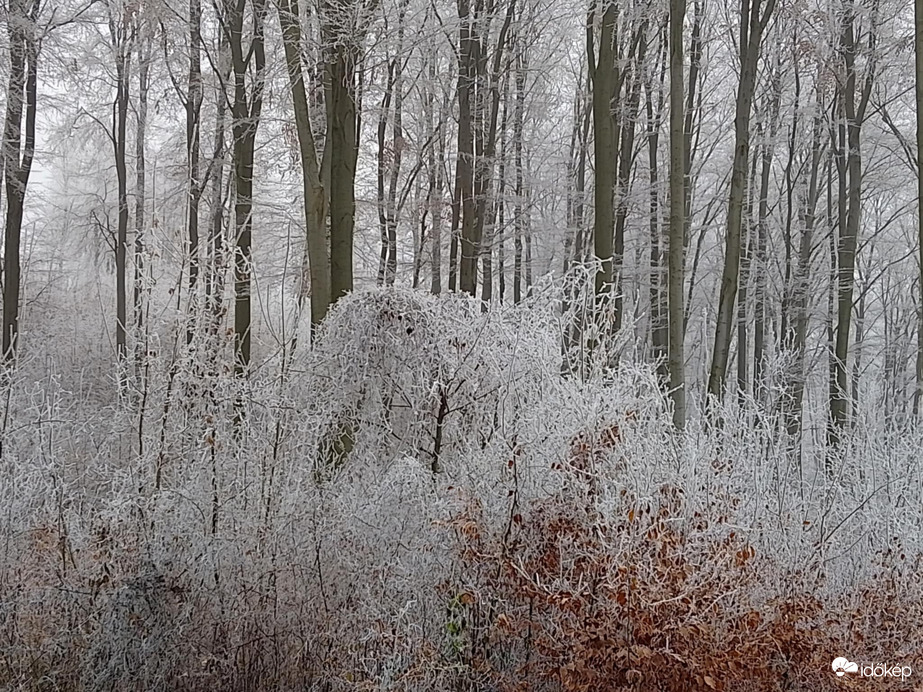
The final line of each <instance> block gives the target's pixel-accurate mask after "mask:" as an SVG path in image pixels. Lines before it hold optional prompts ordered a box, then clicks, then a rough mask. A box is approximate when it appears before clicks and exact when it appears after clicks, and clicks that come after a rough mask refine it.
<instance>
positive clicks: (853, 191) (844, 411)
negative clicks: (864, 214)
mask: <svg viewBox="0 0 923 692" xmlns="http://www.w3.org/2000/svg"><path fill="white" fill-rule="evenodd" d="M854 13H855V10H854V9H853V8H852V7H851V6H849V7H844V10H843V17H842V20H841V21H842V25H841V29H842V33H841V35H840V44H841V46H842V49H843V51H842V52H843V59H844V65H845V72H846V74H845V86H844V89H843V94H842V97H843V110H844V114H845V119H846V122H845V127H846V149H847V151H846V162H845V168H846V170H845V173H846V176H845V177H846V178H847V180H848V185H847V190H846V195H847V198H848V202H847V206H846V213H845V224H844V225H841V226H840V229H839V231H840V232H839V243H838V248H837V324H836V342H835V347H834V361H833V364H834V378H833V381H832V382H831V396H830V429H829V431H828V443H829V444H830V447H831V448H832V449H835V448H836V447H838V446H839V444H840V442H841V441H842V432H843V430H844V429H845V427H846V423H847V420H848V417H849V381H848V369H847V358H848V357H849V336H850V331H851V321H852V311H853V289H854V286H855V267H856V249H857V247H858V239H859V223H860V217H861V211H862V209H861V196H862V154H861V148H860V146H861V131H862V122H863V121H864V120H865V110H866V107H867V106H868V102H869V98H870V96H871V90H872V84H873V81H874V75H875V65H874V62H872V64H871V65H870V66H868V67H867V68H866V69H867V72H866V75H865V80H864V83H863V84H862V86H861V93H859V92H860V88H859V87H857V83H856V82H857V80H858V75H857V73H856V49H857V41H856V37H855V15H854ZM874 21H875V19H874V17H873V19H872V22H873V28H872V30H871V36H870V39H869V40H870V42H871V44H872V46H874V44H875V38H874V36H875V35H874V31H875V29H874ZM857 97H858V103H857ZM841 201H842V200H841ZM841 220H843V214H842V213H841Z"/></svg>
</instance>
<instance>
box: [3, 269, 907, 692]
mask: <svg viewBox="0 0 923 692" xmlns="http://www.w3.org/2000/svg"><path fill="white" fill-rule="evenodd" d="M561 304H562V301H561V300H560V296H559V294H558V293H556V289H554V287H551V286H548V287H539V288H537V289H536V291H535V292H534V294H533V295H532V297H531V298H530V299H529V301H528V302H527V303H526V304H522V305H504V306H491V308H490V309H489V310H487V311H484V310H482V306H481V304H480V303H478V302H476V301H474V300H471V299H469V298H466V297H463V296H459V295H454V294H453V295H445V296H431V295H428V294H422V293H419V292H414V291H406V290H399V289H387V290H381V289H379V290H373V291H367V292H361V293H356V294H353V295H351V296H348V297H347V298H344V299H343V300H342V301H340V302H339V303H338V305H337V306H336V308H335V309H334V310H333V311H332V312H331V314H330V315H329V317H328V319H327V321H326V322H325V323H324V325H323V327H322V328H321V330H320V331H319V333H318V334H317V335H316V337H315V341H314V343H313V345H312V346H311V348H310V349H307V348H305V349H303V350H302V351H300V352H298V353H296V354H295V357H294V359H293V360H292V362H291V369H290V371H288V372H287V373H286V375H285V376H284V377H283V376H281V375H280V376H275V375H273V374H271V373H270V371H269V370H270V369H269V368H267V369H266V370H265V371H262V372H257V373H255V374H254V380H253V381H252V382H251V383H250V385H248V386H242V385H241V383H240V382H237V381H236V380H235V378H234V377H233V373H232V372H231V371H230V369H224V368H221V367H217V366H216V362H217V361H208V362H205V361H200V360H196V359H204V358H205V357H206V356H204V355H202V354H204V353H209V354H212V355H209V356H208V357H209V358H217V357H218V356H215V355H214V354H220V353H221V352H222V350H221V349H225V348H226V347H227V345H226V344H225V343H223V342H220V343H216V344H213V345H212V346H210V347H209V348H208V349H204V348H203V349H201V350H199V351H196V352H195V353H189V352H184V351H182V349H181V348H179V347H177V348H176V349H175V351H174V352H175V354H176V355H175V356H174V355H173V353H172V352H170V350H169V349H163V350H161V353H162V355H161V356H158V357H153V358H152V359H151V360H150V362H149V363H148V365H149V367H148V373H149V374H148V378H147V380H146V382H145V383H143V385H144V386H145V387H146V390H145V389H143V387H141V386H140V385H139V392H144V393H146V394H145V398H143V399H142V398H141V397H138V398H136V399H132V400H130V401H127V402H122V403H120V404H117V405H113V404H105V405H103V404H100V403H99V402H96V400H95V399H94V398H93V397H90V396H88V395H87V394H86V391H85V390H83V389H80V388H78V387H71V386H65V385H64V379H63V376H62V377H58V376H49V377H47V378H46V379H45V380H44V381H41V382H38V383H36V380H34V379H33V380H32V381H29V380H28V379H21V380H17V381H13V382H12V383H10V384H9V388H8V389H7V390H6V391H5V392H4V397H5V398H4V401H5V402H6V403H5V404H4V406H5V407H6V410H7V411H8V414H7V423H6V426H5V428H4V432H3V434H2V441H3V445H4V456H3V465H2V469H0V472H2V474H3V483H2V485H0V501H2V505H0V506H2V509H3V511H2V512H0V526H2V529H3V548H2V553H0V589H2V591H0V594H2V595H0V614H2V616H3V617H2V618H0V642H2V643H0V684H2V685H3V686H6V687H11V688H13V689H17V688H19V689H42V688H45V687H52V686H55V685H56V686H58V687H59V688H65V689H74V690H80V689H87V690H90V689H127V687H126V686H125V681H126V680H131V681H132V683H131V684H132V685H134V687H133V689H149V690H158V689H162V690H204V689H228V690H235V689H240V690H244V689H280V690H287V689H324V690H355V689H360V690H375V691H379V690H380V691H382V692H383V691H384V690H406V691H407V692H416V691H421V692H422V691H423V690H432V689H450V688H452V689H454V688H467V689H477V690H490V689H498V690H499V689H512V688H514V687H515V686H516V685H519V686H520V688H521V689H529V690H544V689H548V690H561V689H601V687H599V685H601V684H602V683H599V682H598V680H597V681H596V682H594V680H596V678H593V677H592V675H593V674H599V675H602V674H603V673H605V674H606V675H610V676H611V680H621V681H622V682H624V683H626V684H627V683H628V682H629V677H628V676H629V673H630V674H631V676H636V675H641V676H642V678H636V677H631V679H632V680H635V681H636V682H637V680H641V679H643V680H646V681H647V682H646V683H644V684H648V685H649V686H650V687H651V688H652V689H653V688H657V687H658V685H659V686H661V687H663V688H664V689H671V688H670V687H669V686H668V684H667V682H665V681H667V678H663V679H661V678H657V677H656V675H657V673H656V671H657V670H662V671H664V672H663V673H662V675H667V674H668V673H669V675H668V676H667V677H668V678H669V679H670V680H677V679H680V677H677V676H678V675H679V673H678V672H677V671H678V669H676V670H674V669H673V668H671V666H673V665H674V663H675V661H676V659H674V658H671V656H673V655H676V656H682V657H685V658H684V661H686V662H687V663H686V664H685V665H686V668H685V669H684V670H686V671H687V672H688V670H692V671H693V672H692V673H691V675H692V676H693V677H692V678H690V679H694V680H699V682H698V683H696V684H698V685H699V686H700V687H701V688H703V689H704V688H708V687H709V686H708V685H707V683H706V682H705V681H704V677H701V676H702V675H704V673H703V672H702V671H703V670H704V669H705V667H708V666H711V670H712V673H711V674H717V676H718V677H717V678H715V679H718V680H719V681H720V679H721V676H722V675H723V676H724V678H725V679H727V680H738V681H739V680H740V679H741V678H740V677H737V678H735V677H734V676H735V675H737V673H735V671H738V670H739V669H738V668H737V667H735V666H738V665H739V663H740V661H738V660H737V659H734V658H733V657H732V656H731V653H729V652H734V651H737V652H738V654H736V655H739V656H743V655H744V654H746V655H748V656H749V655H751V654H753V655H755V654H754V651H751V648H752V647H757V646H763V645H766V646H767V647H769V649H767V650H770V649H771V651H772V652H774V653H772V654H771V655H768V654H767V662H766V665H765V669H764V670H762V672H760V673H759V674H758V675H757V674H754V675H756V677H755V678H754V679H763V680H765V681H769V680H778V677H779V675H780V671H783V670H785V671H788V672H787V673H786V674H790V675H791V676H793V677H792V678H791V679H792V680H793V683H792V689H804V690H807V689H824V688H823V686H822V684H821V682H818V680H817V679H815V678H812V677H811V672H810V671H812V670H815V668H816V670H818V671H819V670H821V669H822V668H821V667H820V663H818V662H816V661H814V660H813V658H812V657H814V656H815V655H821V654H823V655H826V654H825V649H824V647H827V646H833V645H834V644H835V643H837V645H839V643H842V642H845V643H846V644H850V645H855V651H856V654H855V655H856V656H859V655H865V654H867V655H868V656H870V657H872V658H874V656H876V655H878V654H879V653H881V654H882V655H883V654H884V653H887V651H886V650H888V649H892V650H896V649H898V648H899V644H900V643H901V642H905V643H906V642H908V641H909V640H908V639H907V638H906V635H907V632H908V628H911V629H912V628H913V627H915V626H918V623H919V622H923V615H921V614H920V612H919V610H920V608H919V603H921V602H923V600H921V596H923V594H921V593H920V588H919V586H918V585H919V583H920V580H919V577H920V569H921V565H920V557H921V552H923V551H921V545H920V526H921V518H923V510H921V506H923V503H921V499H923V493H921V487H920V483H921V481H920V475H919V473H918V470H917V465H918V462H917V458H916V457H917V455H918V449H919V444H920V440H919V438H918V433H913V434H912V435H908V436H907V437H906V438H905V439H889V440H886V441H882V440H875V439H873V438H871V437H869V436H863V435H861V434H857V435H856V436H855V437H854V438H853V439H852V440H851V443H850V446H849V448H848V451H847V452H846V453H845V454H844V455H842V456H840V457H836V458H833V459H829V460H828V459H824V458H818V457H817V456H816V455H815V454H814V453H813V452H812V451H811V450H810V449H808V450H807V451H806V452H805V454H804V455H803V458H799V456H798V455H797V454H796V453H795V452H794V450H793V449H792V448H791V444H790V442H789V441H788V440H787V439H786V438H785V436H784V434H781V433H780V430H781V427H780V422H779V420H778V419H777V418H776V417H775V416H774V414H773V413H772V412H766V411H758V410H756V409H755V408H753V407H752V406H750V405H749V404H748V403H747V402H743V404H738V403H737V402H729V403H728V404H727V405H726V406H725V408H724V409H723V411H722V415H721V418H722V420H723V421H724V425H723V427H721V428H711V429H705V428H700V427H697V426H696V425H695V423H693V424H692V425H691V426H690V429H689V431H688V432H687V434H686V435H683V436H680V435H677V434H675V432H674V431H673V429H672V427H671V423H670V412H669V407H668V405H667V402H666V400H665V397H664V396H663V394H662V392H661V388H660V386H659V383H658V382H657V380H656V377H655V375H654V373H653V372H652V370H651V369H650V368H648V367H647V366H638V365H635V364H634V363H633V362H632V361H631V359H630V358H628V357H627V356H625V350H624V349H622V350H619V349H616V351H617V355H619V356H620V357H619V358H614V357H613V353H612V352H610V353H604V354H602V355H600V354H598V353H595V352H590V353H585V354H583V355H582V356H580V358H581V359H582V361H581V362H583V363H584V366H585V367H581V368H576V369H573V370H574V371H573V372H570V371H566V373H565V374H562V352H561V340H560V334H561V330H562V324H566V323H567V322H566V320H567V319H569V318H567V316H566V315H565V318H562V317H561V316H560V315H561V313H560V311H559V309H560V306H561ZM573 304H576V301H574V303H573ZM582 304H585V302H584V303H582ZM581 309H583V308H581ZM562 319H563V322H562ZM181 326H182V325H180V327H181ZM175 336H176V338H177V339H178V340H179V341H178V342H177V343H182V338H183V331H182V329H181V328H180V329H177V331H176V335H175ZM581 343H582V342H581ZM581 343H575V344H574V349H575V352H577V351H579V350H580V348H584V347H585V344H584V345H581ZM197 354H198V355H197ZM141 401H144V402H146V403H145V404H144V408H140V406H141V404H140V403H139V402H141ZM142 411H143V413H144V418H143V424H139V421H140V420H141V412H142ZM139 425H140V427H141V432H140V435H139V432H138V427H139ZM915 435H916V437H915ZM825 465H828V466H830V467H831V468H832V469H833V472H832V473H831V474H830V475H829V476H828V475H827V474H826V473H825V472H824V467H825ZM158 470H159V478H160V483H159V485H157V483H156V482H155V477H156V476H157V471H158ZM888 603H891V604H893V605H887V604H888ZM914 604H916V605H914ZM892 607H893V608H897V607H901V608H903V611H902V612H903V613H905V615H906V617H905V618H904V619H903V620H901V619H900V618H897V617H896V616H894V615H893V614H891V610H889V609H890V608H892ZM850 612H855V613H861V614H862V616H861V618H860V619H858V620H856V621H857V622H859V623H860V624H859V625H851V624H850V620H849V618H847V617H845V616H843V613H850ZM857 617H858V616H857ZM889 618H890V619H889ZM871 632H878V634H877V635H875V637H877V639H875V638H874V637H871V636H869V637H868V639H867V640H862V639H861V638H860V637H859V635H862V634H863V633H871ZM594 637H596V639H594ZM902 637H903V639H902ZM665 638H666V639H665ZM873 639H875V640H874V641H873ZM665 641H668V642H669V645H667V644H665ZM863 641H865V643H862V642H863ZM594 642H595V643H594ZM771 642H776V644H772V646H770V643H771ZM779 642H782V643H781V644H780V643H779ZM846 644H843V645H844V646H845V645H846ZM671 647H672V648H671ZM683 647H687V648H685V649H684V648H683ZM748 647H750V648H748ZM780 647H781V649H780ZM908 647H909V648H908ZM905 648H908V651H907V655H908V656H910V655H912V654H914V652H915V651H916V649H914V647H913V646H912V645H910V644H908V645H907V647H905ZM780 651H781V653H779V652H780ZM671 652H672V653H671ZM748 652H749V653H748ZM818 652H820V653H818ZM891 653H894V651H892V652H891ZM729 657H730V658H729ZM629 659H630V660H631V661H633V663H631V665H629V664H628V663H626V661H628V660H629ZM870 660H871V659H870ZM670 661H673V662H674V663H670ZM668 664H669V665H668ZM677 665H678V664H677ZM828 665H829V661H824V662H823V666H828ZM657 666H660V668H658V667H657ZM594 670H595V671H596V673H593V671H594ZM740 670H742V669H740ZM823 670H824V671H825V672H826V668H823ZM632 671H634V672H632ZM671 671H672V672H671ZM716 671H717V673H716ZM695 675H699V678H695ZM760 675H764V676H765V677H764V678H760V677H759V676H760ZM643 676H648V677H643ZM652 676H653V677H652ZM682 679H686V678H682ZM607 684H609V683H607ZM612 684H615V683H612ZM729 684H730V683H729ZM767 684H768V682H767ZM523 685H524V686H525V687H523ZM581 685H583V687H580V686H581ZM120 686H121V687H120ZM727 689H731V688H730V687H729V688H727ZM734 689H754V690H756V689H759V690H763V689H771V688H770V687H765V686H764V687H760V686H759V685H758V684H756V683H754V686H751V688H746V687H735V688H734Z"/></svg>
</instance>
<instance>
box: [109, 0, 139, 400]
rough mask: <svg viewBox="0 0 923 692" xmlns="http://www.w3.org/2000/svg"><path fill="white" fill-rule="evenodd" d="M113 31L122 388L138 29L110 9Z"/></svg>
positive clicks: (118, 344) (117, 299)
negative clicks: (129, 131) (134, 54)
mask: <svg viewBox="0 0 923 692" xmlns="http://www.w3.org/2000/svg"><path fill="white" fill-rule="evenodd" d="M109 33H110V36H111V38H112V45H113V47H114V49H115V78H116V95H115V103H114V104H113V109H112V117H113V121H114V122H113V123H112V132H113V135H114V136H113V140H112V144H113V149H114V154H115V171H116V178H117V180H118V209H119V217H118V227H117V230H116V237H115V323H116V324H115V347H116V354H117V355H118V360H119V383H120V389H123V388H124V385H125V376H126V373H125V366H126V359H127V356H128V350H127V339H126V331H127V330H126V327H127V321H128V316H127V299H126V285H125V284H126V278H127V277H126V262H127V246H128V163H127V161H126V152H125V149H126V139H127V133H126V127H127V122H128V98H129V91H130V81H129V77H130V74H131V44H132V42H133V39H134V28H133V27H132V26H131V20H130V19H129V18H128V17H127V16H117V15H116V14H114V9H113V8H111V7H110V10H109Z"/></svg>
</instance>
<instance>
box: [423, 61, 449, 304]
mask: <svg viewBox="0 0 923 692" xmlns="http://www.w3.org/2000/svg"><path fill="white" fill-rule="evenodd" d="M437 59H438V56H437V54H436V52H435V51H433V54H432V56H431V57H430V64H429V76H430V86H429V87H428V91H427V99H428V100H427V103H428V104H429V110H428V113H429V116H428V120H427V130H428V131H429V132H430V136H431V138H432V142H431V144H430V147H429V151H428V153H427V156H428V159H427V168H428V169H429V179H430V181H429V199H428V205H429V210H430V219H431V224H432V229H431V230H430V242H431V246H430V252H431V259H430V264H431V266H430V274H431V281H430V291H432V292H433V293H437V294H438V293H440V292H441V291H442V210H443V204H444V199H443V195H444V189H445V180H444V177H443V171H444V168H445V147H446V135H445V122H446V114H445V111H446V104H445V103H443V106H442V110H441V111H440V114H439V124H438V126H435V125H434V124H433V121H432V116H433V111H434V109H435V94H434V90H435V85H436V75H437V71H436V70H437V65H436V62H437ZM435 127H438V128H439V132H438V137H437V136H436V134H437V133H436V130H435Z"/></svg>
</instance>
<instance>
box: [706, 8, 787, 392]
mask: <svg viewBox="0 0 923 692" xmlns="http://www.w3.org/2000/svg"><path fill="white" fill-rule="evenodd" d="M775 5H776V3H775V0H766V4H765V7H763V3H762V0H743V2H741V5H740V33H739V46H738V51H739V52H738V55H739V58H740V81H739V82H738V85H737V100H736V103H735V115H734V163H733V166H732V169H731V189H730V192H729V195H728V216H727V230H726V235H725V249H724V270H723V272H722V275H721V288H720V295H719V298H718V317H717V322H716V325H715V343H714V348H713V351H712V361H711V368H710V370H709V375H708V395H709V396H710V397H714V398H715V399H716V400H718V401H720V400H721V398H722V396H723V395H724V380H725V376H726V375H727V364H728V355H729V353H730V347H731V324H732V322H733V317H734V306H735V299H736V297H737V285H738V272H739V265H740V249H741V227H742V222H743V210H744V203H745V199H744V197H745V192H746V187H747V163H748V160H749V156H750V115H751V111H752V105H753V95H754V91H755V88H756V74H757V66H758V64H759V55H760V48H761V44H762V38H763V32H764V30H765V29H766V27H767V26H768V25H769V21H770V19H771V18H772V13H773V11H774V9H775Z"/></svg>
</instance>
